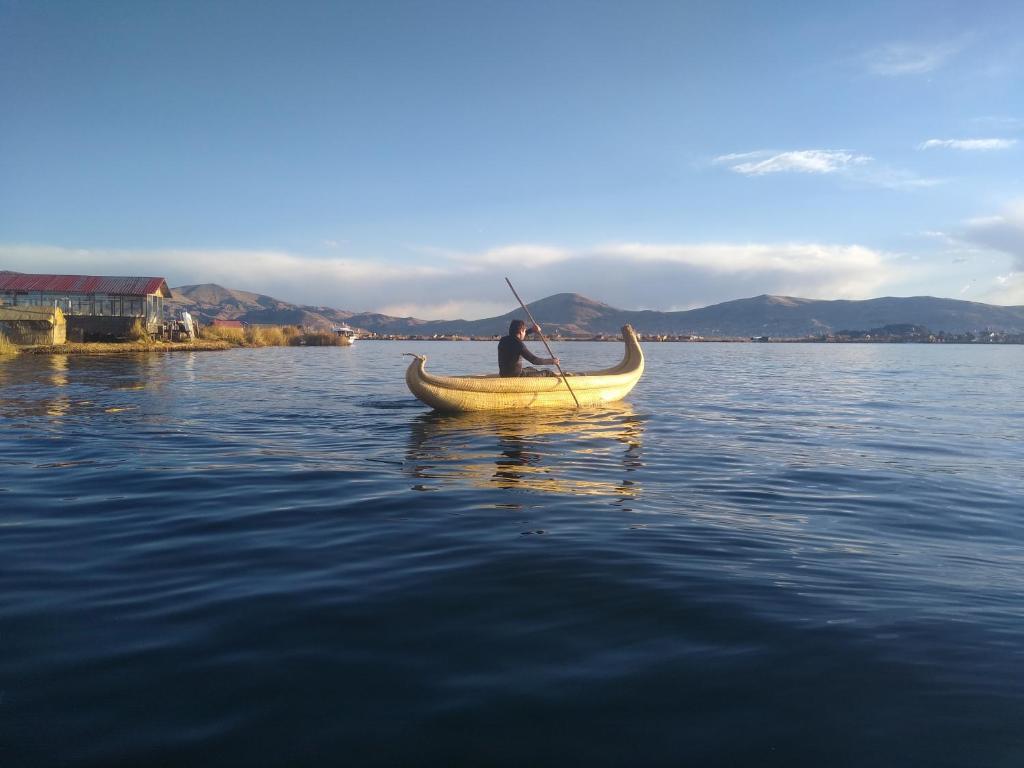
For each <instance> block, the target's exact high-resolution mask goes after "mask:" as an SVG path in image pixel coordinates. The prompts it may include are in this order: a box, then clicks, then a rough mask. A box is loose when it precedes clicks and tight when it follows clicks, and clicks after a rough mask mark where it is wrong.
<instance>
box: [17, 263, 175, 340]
mask: <svg viewBox="0 0 1024 768" xmlns="http://www.w3.org/2000/svg"><path fill="white" fill-rule="evenodd" d="M170 296H171V289H170V288H168V287H167V281H166V280H164V279H163V278H162V277H102V276H93V275H26V274H19V273H5V274H0V305H3V306H9V307H47V308H51V309H52V308H54V307H59V308H60V309H61V310H62V311H63V313H64V315H65V317H66V318H67V329H68V330H67V334H68V338H70V339H71V340H72V341H88V340H93V339H103V338H119V337H124V336H126V335H128V332H129V331H130V330H131V328H132V326H133V325H134V324H135V321H136V320H138V321H140V322H141V323H142V325H143V326H144V327H145V329H146V330H147V331H149V332H150V333H152V332H154V331H156V330H157V328H158V326H159V325H160V324H161V323H162V322H163V319H164V299H167V298H170Z"/></svg>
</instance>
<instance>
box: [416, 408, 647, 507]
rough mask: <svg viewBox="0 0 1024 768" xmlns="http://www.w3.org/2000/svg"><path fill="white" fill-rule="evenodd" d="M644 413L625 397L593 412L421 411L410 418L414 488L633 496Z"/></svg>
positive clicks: (622, 498) (637, 488) (637, 489)
mask: <svg viewBox="0 0 1024 768" xmlns="http://www.w3.org/2000/svg"><path fill="white" fill-rule="evenodd" d="M643 430H644V419H643V417H642V416H639V415H638V414H637V413H636V412H635V411H634V410H633V407H632V406H631V405H630V404H629V403H611V404H608V405H607V406H605V407H604V408H601V409H595V410H591V411H582V412H580V411H552V410H546V409H537V410H523V411H480V412H475V413H464V414H439V413H433V412H432V413H427V414H424V415H422V416H420V417H418V418H416V419H415V420H414V421H413V423H412V425H411V436H410V444H409V450H408V452H407V457H406V466H407V468H408V471H409V472H410V474H411V475H412V476H413V477H414V478H416V480H417V482H416V484H415V485H414V486H413V488H414V489H415V490H420V491H434V490H442V489H450V488H451V487H452V486H469V487H473V488H501V489H518V490H529V491H538V492H542V493H556V494H568V495H576V496H605V497H610V498H613V499H615V500H617V501H619V502H621V501H626V500H628V499H633V498H635V497H636V496H637V495H638V494H639V492H640V486H639V484H638V483H637V482H636V481H635V479H634V478H632V477H630V474H631V473H633V472H635V471H636V470H638V469H640V468H641V467H643V460H642V436H643Z"/></svg>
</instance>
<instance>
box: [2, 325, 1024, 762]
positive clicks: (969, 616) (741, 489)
mask: <svg viewBox="0 0 1024 768" xmlns="http://www.w3.org/2000/svg"><path fill="white" fill-rule="evenodd" d="M406 351H409V352H425V353H427V354H428V355H429V358H430V362H429V364H428V368H429V369H430V370H434V371H436V372H443V373H457V372H468V371H473V370H481V369H484V368H490V367H491V366H492V365H493V364H494V358H495V353H494V348H493V345H492V344H482V343H472V342H467V343H423V342H421V343H410V342H393V343H386V342H382V343H373V342H359V343H357V344H356V345H355V346H354V347H351V348H347V349H339V348H331V349H326V348H323V349H266V350H238V351H233V352H227V353H198V354H176V355H168V356H156V355H154V356H140V357H94V358H88V357H30V356H25V355H23V356H21V357H19V358H16V359H13V360H8V361H5V362H0V456H2V462H3V463H2V465H0V466H2V469H0V547H2V549H0V553H2V560H0V563H2V564H0V573H2V580H0V584H2V590H0V763H2V764H3V765H4V766H7V767H11V766H35V765H73V766H79V765H95V766H119V765H124V766H139V765H182V766H197V765H217V766H223V765H238V766H253V765H272V766H296V765H339V766H340V765H415V764H435V765H516V766H522V765H598V764H606V765H649V764H665V765H685V764H688V765H732V766H736V765H813V766H819V765H829V766H836V765H871V766H877V765H899V766H911V765H914V766H917V765H919V766H1014V768H1016V767H1017V766H1020V765H1024V546H1022V544H1024V439H1022V435H1024V394H1022V391H1024V387H1022V385H1024V347H965V346H950V347H941V346H897V345H892V346H888V345H876V346H871V345H845V346H818V345H751V344H748V345H724V344H723V345H716V344H706V345H699V344H663V345H657V344H648V345H646V351H647V355H648V368H647V372H646V374H645V375H644V378H643V379H642V380H641V381H640V384H639V385H638V386H637V388H636V390H634V393H633V394H632V395H631V396H630V398H629V399H628V402H626V403H623V404H620V405H619V406H618V407H610V408H608V409H606V410H601V411H591V412H583V413H575V412H538V413H529V412H526V413H514V414H504V415H487V416H471V417H440V416H436V415H433V414H431V413H430V412H428V411H427V410H426V409H425V408H424V407H423V406H421V405H419V404H418V403H417V402H416V401H415V400H413V398H412V396H411V395H409V394H408V392H407V390H406V388H405V384H404V380H403V371H404V368H405V366H406V364H407V363H408V360H409V358H403V357H401V354H400V353H402V352H406ZM557 351H558V353H559V354H560V355H561V357H562V360H563V362H564V364H565V365H566V367H568V368H570V369H573V368H575V369H580V368H588V367H597V366H599V365H605V364H610V363H611V362H612V361H613V360H616V359H618V358H619V357H620V356H621V346H620V345H618V344H584V343H578V344H568V343H567V344H562V345H560V346H559V349H558V350H557Z"/></svg>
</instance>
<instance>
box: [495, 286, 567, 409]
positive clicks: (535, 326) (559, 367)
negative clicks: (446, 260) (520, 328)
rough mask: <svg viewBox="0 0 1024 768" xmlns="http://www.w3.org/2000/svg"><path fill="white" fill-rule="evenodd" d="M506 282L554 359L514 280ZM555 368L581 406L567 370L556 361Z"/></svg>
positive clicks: (542, 332)
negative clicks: (513, 283) (566, 373)
mask: <svg viewBox="0 0 1024 768" xmlns="http://www.w3.org/2000/svg"><path fill="white" fill-rule="evenodd" d="M505 282H506V283H508V287H509V288H511V289H512V294H513V295H514V296H515V297H516V299H517V300H518V301H519V306H521V307H522V308H523V311H524V312H525V313H526V316H527V317H528V318H530V322H531V323H533V327H534V328H536V329H537V331H538V332H539V333H540V340H541V341H543V342H544V348H545V349H546V350H547V351H548V355H549V356H550V357H551V358H552V359H554V357H555V353H554V352H552V351H551V345H550V344H548V340H547V339H546V338H544V331H541V330H540V326H539V325H537V321H536V320H534V319H533V315H531V314H530V310H529V309H528V308H527V307H526V304H524V303H523V300H522V299H520V298H519V294H518V293H517V292H516V289H515V287H513V285H512V281H511V280H509V279H508V278H507V277H506V278H505ZM555 368H557V369H558V373H559V374H561V376H562V381H564V382H565V386H567V387H569V394H570V395H572V399H573V400H575V401H576V407H577V408H579V407H580V401H579V398H577V397H576V393H575V392H573V391H572V387H571V386H570V384H569V377H568V376H566V375H565V372H564V371H563V370H562V366H560V365H559V364H558V363H555Z"/></svg>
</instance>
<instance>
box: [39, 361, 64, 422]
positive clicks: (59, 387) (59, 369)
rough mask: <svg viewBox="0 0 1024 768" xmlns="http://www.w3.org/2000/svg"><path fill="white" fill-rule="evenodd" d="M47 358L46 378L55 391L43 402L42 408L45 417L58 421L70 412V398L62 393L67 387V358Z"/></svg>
mask: <svg viewBox="0 0 1024 768" xmlns="http://www.w3.org/2000/svg"><path fill="white" fill-rule="evenodd" d="M48 357H49V363H50V370H49V371H48V374H49V375H48V376H47V377H46V378H47V381H48V382H49V384H51V385H52V386H53V387H55V388H56V391H55V392H54V393H53V395H52V396H51V397H49V398H47V399H46V400H45V401H43V402H44V405H43V408H44V410H45V411H46V415H47V416H49V417H51V418H54V419H58V418H60V417H62V416H65V415H66V414H67V412H68V411H69V410H71V398H70V397H69V396H68V394H67V392H66V391H64V390H65V388H66V387H67V386H68V356H67V355H49V356H48Z"/></svg>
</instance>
